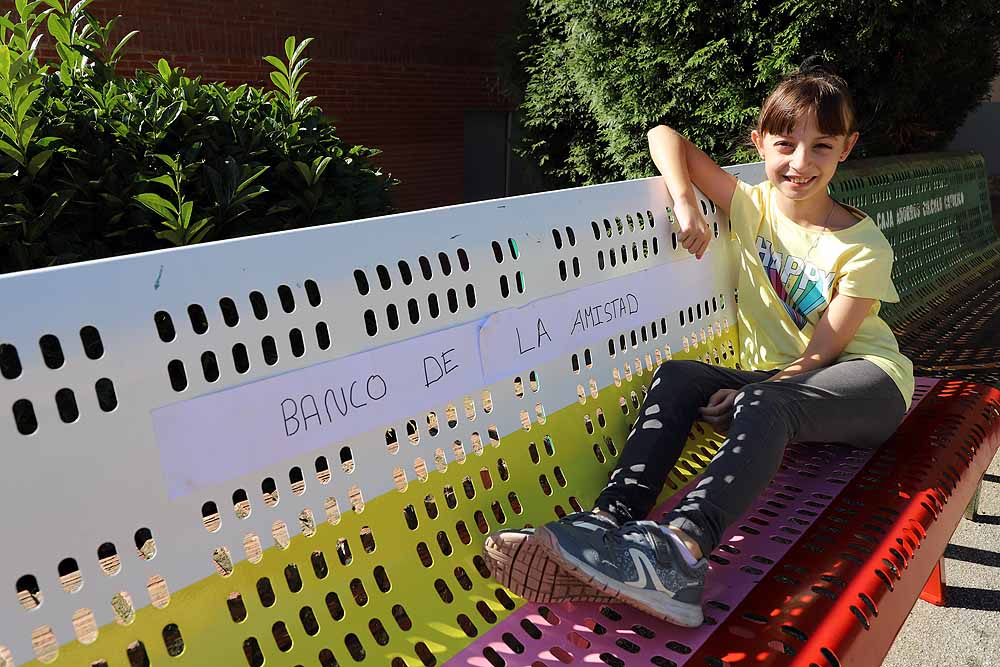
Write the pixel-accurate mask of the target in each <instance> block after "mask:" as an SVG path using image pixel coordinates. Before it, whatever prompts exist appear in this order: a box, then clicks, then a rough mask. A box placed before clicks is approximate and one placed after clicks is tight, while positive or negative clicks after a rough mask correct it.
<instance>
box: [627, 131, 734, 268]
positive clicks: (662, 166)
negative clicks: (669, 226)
mask: <svg viewBox="0 0 1000 667" xmlns="http://www.w3.org/2000/svg"><path fill="white" fill-rule="evenodd" d="M646 138H647V139H648V140H649V154H650V156H652V158H653V163H654V164H656V168H657V169H658V170H659V171H660V174H661V175H662V176H663V181H664V183H666V185H667V192H668V193H669V195H670V198H671V200H672V204H673V205H672V208H673V211H674V216H675V217H676V218H677V222H678V224H679V225H680V228H681V233H680V234H679V235H678V237H677V239H678V240H679V241H680V242H681V245H683V246H684V248H685V249H687V250H688V251H689V252H690V253H691V254H693V255H695V256H697V257H698V259H701V256H702V255H703V254H704V253H705V248H707V247H708V242H709V241H710V240H711V238H712V235H711V232H710V230H709V227H708V224H707V223H706V222H705V219H704V218H703V217H702V214H701V211H700V210H699V207H698V201H697V199H696V197H695V194H694V188H693V187H691V185H692V183H693V184H694V185H696V186H697V187H698V189H699V190H701V191H702V192H704V193H705V195H706V196H708V198H709V199H711V200H712V201H713V202H715V205H716V207H717V208H719V209H721V210H722V211H723V212H724V213H728V212H729V204H730V203H731V202H732V199H733V192H734V191H735V190H736V177H735V176H733V175H732V174H730V173H728V172H726V171H724V170H723V169H722V168H721V167H719V165H717V164H715V162H714V161H713V160H712V158H710V157H708V155H706V154H705V152H704V151H702V150H701V149H700V148H698V147H697V146H695V145H694V144H692V143H691V142H690V141H688V140H687V139H685V138H684V137H682V136H681V135H680V134H678V133H677V132H676V131H674V130H672V129H671V128H669V127H667V126H666V125H657V126H656V127H654V128H653V129H652V130H650V131H649V132H648V133H646Z"/></svg>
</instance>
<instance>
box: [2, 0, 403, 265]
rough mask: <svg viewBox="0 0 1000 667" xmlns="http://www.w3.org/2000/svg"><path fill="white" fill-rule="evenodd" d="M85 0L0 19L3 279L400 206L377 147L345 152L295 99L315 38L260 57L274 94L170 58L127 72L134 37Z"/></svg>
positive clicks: (326, 124)
mask: <svg viewBox="0 0 1000 667" xmlns="http://www.w3.org/2000/svg"><path fill="white" fill-rule="evenodd" d="M91 1H92V0H79V1H77V2H76V4H71V3H72V2H73V0H41V1H34V2H29V1H27V0H17V2H16V3H15V4H16V13H17V17H16V18H11V15H10V13H9V12H8V14H7V15H5V16H3V17H0V273H2V272H5V271H12V270H19V269H28V268H34V267H40V266H49V265H52V264H58V263H65V262H71V261H78V260H84V259H93V258H98V257H106V256H111V255H118V254H123V253H129V252H137V251H142V250H151V249H156V248H164V247H171V246H176V245H186V244H191V243H198V242H201V241H209V240H217V239H224V238H232V237H237V236H244V235H248V234H257V233H261V232H268V231H276V230H286V229H293V228H298V227H306V226H310V225H318V224H325V223H332V222H339V221H343V220H351V219H356V218H359V217H365V216H372V215H380V214H383V213H388V212H390V211H391V207H390V204H389V195H388V190H389V188H390V187H391V186H392V185H393V184H395V181H394V180H392V179H391V178H390V177H389V176H387V175H384V174H382V172H381V171H380V170H379V169H378V168H376V167H375V166H374V165H373V164H372V158H373V157H374V156H376V155H378V153H379V151H377V150H375V149H371V148H366V147H364V146H350V145H347V144H345V143H344V142H343V141H342V140H341V139H340V138H339V137H338V136H337V134H336V129H335V128H334V126H333V125H332V124H331V121H330V120H329V119H327V118H325V117H324V115H323V112H322V110H321V109H320V108H319V107H318V106H316V105H315V104H314V100H315V98H314V97H309V96H304V95H303V94H302V93H301V91H300V86H301V83H302V80H303V78H304V77H305V76H306V70H305V67H306V65H307V64H308V63H309V59H308V58H306V57H304V55H303V52H304V50H305V49H306V47H307V46H308V45H309V42H310V41H311V40H309V39H305V40H302V41H301V42H298V41H297V40H296V39H295V38H294V37H289V38H288V40H287V41H286V43H285V53H284V59H280V58H277V57H274V56H267V57H266V58H265V60H266V61H267V62H268V63H269V64H270V65H271V66H272V67H273V71H272V72H271V81H272V82H273V84H274V89H273V90H267V91H265V90H263V89H261V88H256V87H253V86H248V85H240V86H231V85H226V84H224V83H208V82H203V81H202V80H201V79H200V78H199V77H191V76H188V75H186V74H185V72H184V71H183V70H181V69H178V68H172V67H170V65H169V64H168V63H167V62H166V61H164V60H160V61H159V63H158V64H157V67H156V71H153V72H145V71H139V72H136V73H135V76H134V77H124V76H120V75H119V74H118V73H117V72H116V66H117V63H118V61H119V59H120V57H121V55H122V52H123V50H124V48H125V46H126V44H127V42H128V41H129V40H130V39H131V38H132V37H133V36H134V34H135V33H134V32H133V33H129V34H128V35H125V36H124V37H123V38H122V39H120V40H118V41H113V40H112V39H111V35H112V33H113V30H114V21H111V22H109V23H106V24H105V23H101V22H99V21H98V20H96V19H95V18H94V17H93V16H91V15H89V14H88V13H87V11H86V8H87V6H88V5H89V4H90V2H91ZM15 21H17V22H15ZM45 33H47V34H48V36H49V39H50V42H51V44H52V45H53V46H54V48H50V49H49V51H54V55H55V57H54V59H53V60H54V61H53V62H45V61H43V59H42V58H41V57H40V55H39V45H40V43H41V40H42V39H43V38H44V36H45Z"/></svg>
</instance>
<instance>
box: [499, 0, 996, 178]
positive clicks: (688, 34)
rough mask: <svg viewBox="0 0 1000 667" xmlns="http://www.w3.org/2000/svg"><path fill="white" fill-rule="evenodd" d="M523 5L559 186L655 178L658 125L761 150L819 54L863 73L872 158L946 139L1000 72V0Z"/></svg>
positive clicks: (531, 125) (524, 107) (856, 80)
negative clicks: (763, 119)
mask: <svg viewBox="0 0 1000 667" xmlns="http://www.w3.org/2000/svg"><path fill="white" fill-rule="evenodd" d="M525 2H526V12H527V14H526V21H525V27H524V28H523V30H522V31H521V33H520V35H519V39H518V41H517V45H516V53H517V56H516V57H517V59H518V63H519V65H520V68H521V72H522V75H521V81H520V83H521V84H522V93H523V102H522V104H521V112H522V117H523V120H524V123H525V127H526V138H525V143H524V146H523V153H524V155H525V156H526V157H529V158H530V159H533V160H534V161H535V162H537V163H539V164H540V165H541V167H542V169H543V170H544V171H545V173H546V174H547V175H548V177H549V178H550V179H551V180H552V183H553V184H554V185H556V184H558V185H570V184H586V183H599V182H604V181H608V180H614V179H619V178H635V177H639V176H648V175H650V174H652V173H654V167H653V165H652V161H651V160H650V159H649V157H648V154H647V148H646V139H645V133H646V131H647V130H648V129H649V128H650V127H652V126H653V125H655V124H656V123H658V122H665V123H667V124H668V125H671V126H672V127H674V128H676V129H678V130H679V131H681V132H682V133H684V134H685V136H687V137H688V138H689V139H691V140H692V141H694V142H695V143H697V144H698V145H699V146H701V147H702V148H703V149H705V150H706V151H707V152H709V153H710V154H711V155H712V156H713V157H715V158H716V159H717V160H720V161H723V162H739V161H746V160H750V159H756V153H755V152H754V151H753V150H752V149H751V146H750V144H749V131H750V129H752V127H753V124H754V123H755V122H756V117H757V113H758V111H759V109H760V105H761V103H762V102H763V100H764V97H765V96H766V95H767V93H768V92H769V91H770V90H771V89H772V88H773V86H774V85H775V84H776V83H777V81H778V80H779V79H780V78H781V76H782V75H783V74H785V73H786V72H788V71H791V70H794V69H796V68H797V66H798V64H799V63H800V62H801V61H803V60H804V59H805V58H806V57H807V56H809V55H812V54H821V55H823V56H824V57H826V58H827V59H829V60H831V61H833V62H834V63H836V64H837V66H838V68H839V69H840V71H841V73H842V74H843V75H844V76H845V78H846V79H847V80H848V82H849V83H850V84H851V87H852V90H853V92H854V95H855V98H856V100H855V101H856V106H857V107H858V112H859V119H860V121H861V131H862V140H861V143H859V145H858V148H857V149H856V155H859V156H863V155H887V154H899V153H909V152H919V151H926V150H935V149H940V148H943V147H944V146H946V145H947V143H948V142H949V141H950V139H951V138H952V137H953V136H954V134H955V131H956V129H957V128H958V127H959V126H960V125H961V123H962V121H963V120H964V118H965V117H966V115H967V114H968V113H969V111H971V110H972V109H973V108H974V107H975V106H976V105H977V104H978V103H979V102H980V101H982V100H983V99H985V97H986V95H987V93H988V90H989V85H990V82H991V80H992V79H993V78H994V77H995V76H996V75H997V74H998V73H1000V65H998V57H1000V56H998V44H1000V4H998V3H997V2H996V0H948V1H947V2H945V3H944V4H942V3H941V2H932V1H930V0H916V1H915V2H905V3H904V2H885V1H884V0H844V1H842V2H829V1H828V0H779V1H774V0H736V1H735V2H721V3H720V2H716V1H714V0H629V1H628V2H626V1H624V0H525ZM515 78H516V77H515Z"/></svg>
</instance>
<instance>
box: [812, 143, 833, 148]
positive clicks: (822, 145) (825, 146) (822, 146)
mask: <svg viewBox="0 0 1000 667" xmlns="http://www.w3.org/2000/svg"><path fill="white" fill-rule="evenodd" d="M816 148H833V146H831V145H830V144H816Z"/></svg>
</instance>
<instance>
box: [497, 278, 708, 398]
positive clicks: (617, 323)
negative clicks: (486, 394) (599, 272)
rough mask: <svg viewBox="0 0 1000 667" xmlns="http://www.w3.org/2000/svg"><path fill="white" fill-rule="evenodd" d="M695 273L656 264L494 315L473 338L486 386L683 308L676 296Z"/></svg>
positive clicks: (692, 283)
mask: <svg viewBox="0 0 1000 667" xmlns="http://www.w3.org/2000/svg"><path fill="white" fill-rule="evenodd" d="M692 261H693V260H692ZM695 274H696V272H692V271H678V270H677V267H676V266H673V267H671V266H670V265H661V266H658V267H654V268H652V269H647V270H645V271H640V272H639V273H633V274H630V275H628V276H622V277H621V278H615V279H612V280H607V281H604V282H601V283H598V284H596V285H590V286H588V287H584V288H581V289H577V290H573V291H571V292H566V293H564V294H559V295H556V296H552V297H547V298H544V299H539V300H538V301H533V302H531V303H529V304H528V305H526V306H522V307H521V308H512V309H510V310H504V311H501V312H498V313H494V314H493V315H491V316H490V317H488V318H487V319H486V323H485V324H484V325H483V327H482V330H481V331H480V334H479V349H480V351H481V353H482V360H483V375H484V377H485V380H486V382H487V383H491V382H495V381H497V380H499V379H500V378H503V377H507V376H511V375H514V374H516V373H519V372H521V371H523V370H524V369H527V368H534V367H537V366H540V365H541V364H543V363H545V362H548V361H551V360H552V359H554V358H555V357H557V356H559V355H560V354H565V353H566V352H568V351H570V350H576V349H580V348H582V347H584V346H587V345H592V344H594V343H595V342H597V341H601V340H607V339H608V338H610V337H611V336H613V335H617V334H619V333H621V332H622V331H623V330H625V329H631V328H634V327H637V326H640V325H642V324H650V323H652V322H653V321H654V320H659V319H660V318H661V317H663V316H664V315H666V314H668V313H669V312H670V311H669V308H670V305H669V304H670V303H671V302H673V303H675V304H678V303H683V304H684V305H685V306H686V305H687V302H686V301H684V300H683V297H682V299H680V300H679V299H678V298H677V297H678V295H679V294H680V295H683V294H684V292H687V293H693V290H694V286H695V280H696V279H697V276H696V275H695ZM668 321H670V322H671V323H672V324H673V323H676V319H674V320H670V319H669V318H668Z"/></svg>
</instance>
